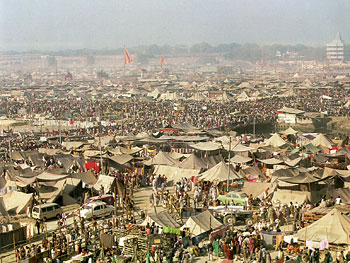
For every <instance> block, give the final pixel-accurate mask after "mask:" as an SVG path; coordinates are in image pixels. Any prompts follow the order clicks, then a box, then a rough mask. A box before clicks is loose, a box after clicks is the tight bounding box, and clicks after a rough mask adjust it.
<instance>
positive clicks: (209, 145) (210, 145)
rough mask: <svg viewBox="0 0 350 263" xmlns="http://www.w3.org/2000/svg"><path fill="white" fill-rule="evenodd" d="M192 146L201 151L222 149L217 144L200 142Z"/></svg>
mask: <svg viewBox="0 0 350 263" xmlns="http://www.w3.org/2000/svg"><path fill="white" fill-rule="evenodd" d="M190 146H191V147H192V148H194V149H196V150H200V151H216V150H219V149H221V148H222V147H221V145H220V144H218V143H215V142H199V143H197V144H192V145H190Z"/></svg>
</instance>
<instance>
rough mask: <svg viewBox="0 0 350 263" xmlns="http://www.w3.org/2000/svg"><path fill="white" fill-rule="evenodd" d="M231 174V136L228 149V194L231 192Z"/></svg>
mask: <svg viewBox="0 0 350 263" xmlns="http://www.w3.org/2000/svg"><path fill="white" fill-rule="evenodd" d="M230 172H231V135H230V143H229V149H228V175H227V188H226V189H227V192H229V185H230Z"/></svg>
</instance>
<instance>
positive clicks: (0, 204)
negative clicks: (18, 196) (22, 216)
mask: <svg viewBox="0 0 350 263" xmlns="http://www.w3.org/2000/svg"><path fill="white" fill-rule="evenodd" d="M0 215H1V216H8V215H9V214H8V213H7V211H6V206H5V203H4V200H3V198H2V197H0Z"/></svg>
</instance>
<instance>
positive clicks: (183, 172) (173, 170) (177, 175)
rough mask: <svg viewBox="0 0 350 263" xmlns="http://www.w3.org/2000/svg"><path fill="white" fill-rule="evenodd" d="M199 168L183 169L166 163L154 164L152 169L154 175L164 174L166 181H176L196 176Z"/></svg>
mask: <svg viewBox="0 0 350 263" xmlns="http://www.w3.org/2000/svg"><path fill="white" fill-rule="evenodd" d="M199 172H200V170H195V169H183V168H178V167H174V166H168V165H156V166H155V169H154V171H153V173H154V174H156V175H165V176H166V177H167V179H168V181H177V180H180V179H181V178H183V177H185V178H191V177H193V176H198V174H199Z"/></svg>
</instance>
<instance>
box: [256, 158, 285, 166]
mask: <svg viewBox="0 0 350 263" xmlns="http://www.w3.org/2000/svg"><path fill="white" fill-rule="evenodd" d="M258 161H259V162H262V163H265V164H271V165H275V164H280V163H283V161H282V160H279V159H276V158H270V159H265V160H260V159H258Z"/></svg>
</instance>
